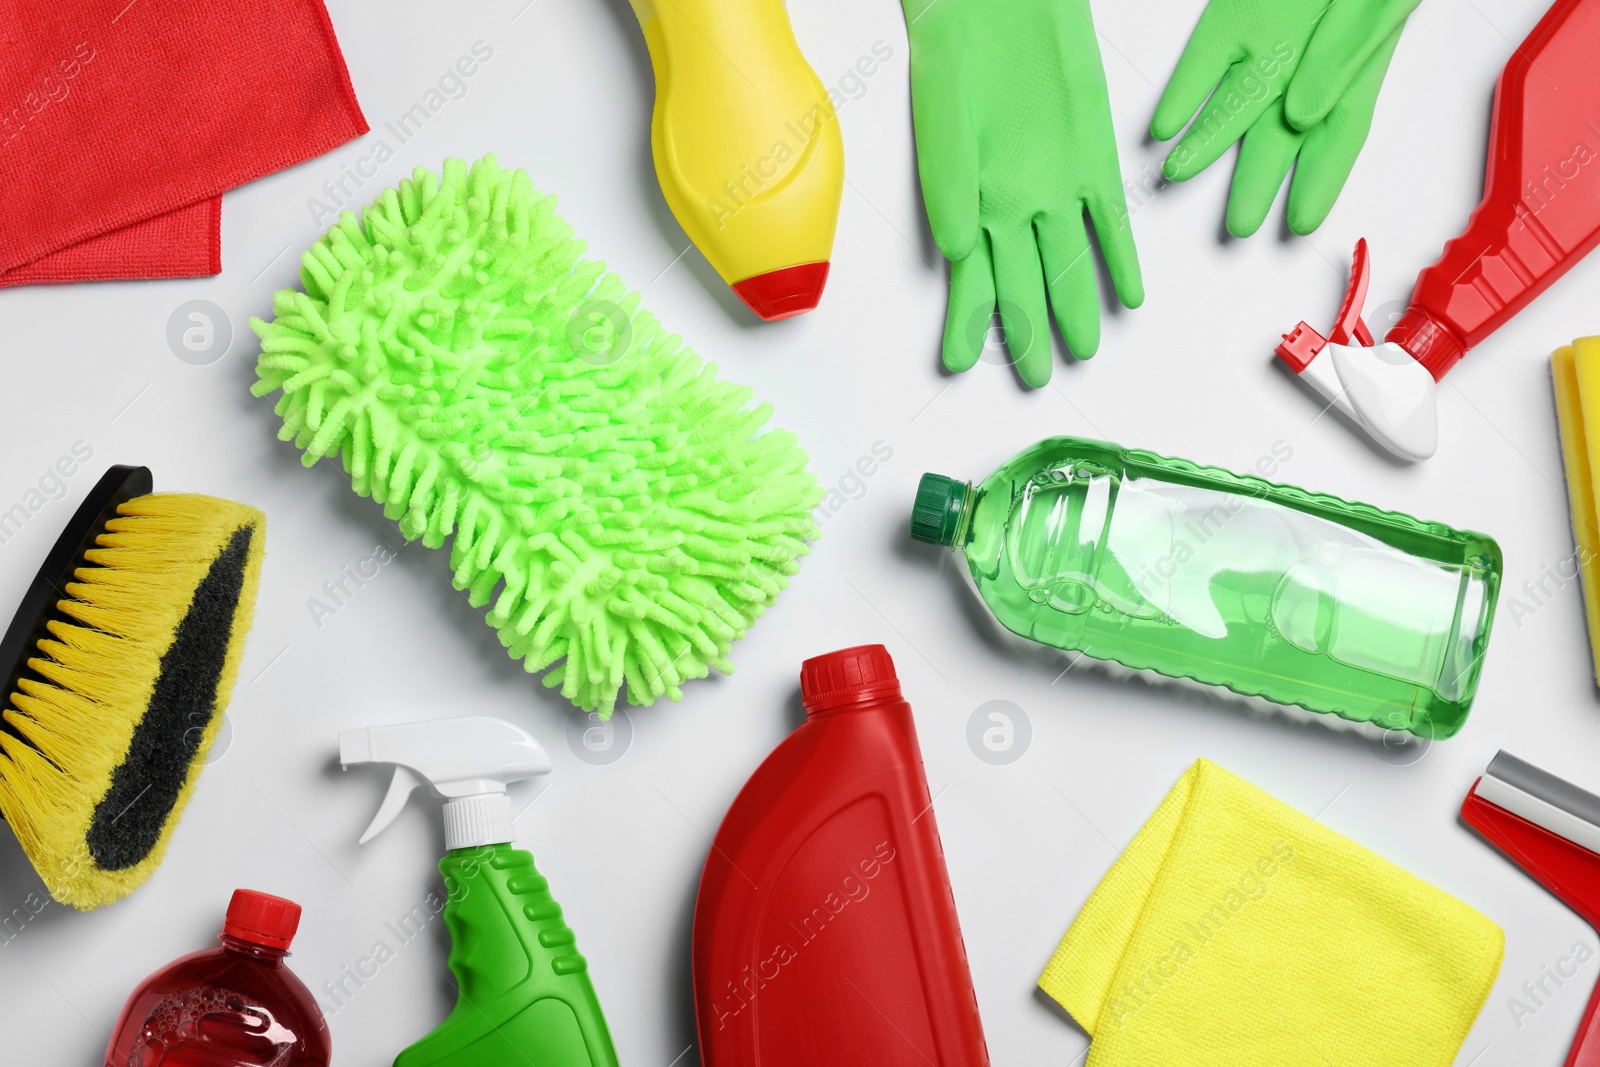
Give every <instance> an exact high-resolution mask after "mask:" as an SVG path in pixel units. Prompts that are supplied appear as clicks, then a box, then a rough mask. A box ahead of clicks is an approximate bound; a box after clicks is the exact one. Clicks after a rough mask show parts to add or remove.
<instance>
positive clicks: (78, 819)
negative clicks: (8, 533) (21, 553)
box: [0, 466, 266, 910]
mask: <svg viewBox="0 0 1600 1067" xmlns="http://www.w3.org/2000/svg"><path fill="white" fill-rule="evenodd" d="M265 536H266V518H265V516H263V515H262V514H261V512H259V511H257V510H256V509H255V508H250V507H246V506H244V505H242V504H235V503H233V502H232V501H229V500H219V499H217V498H216V497H209V496H200V495H197V494H192V493H152V492H151V478H150V471H149V469H148V468H146V467H125V466H116V467H112V468H111V469H110V470H109V471H107V472H106V474H105V476H104V477H102V478H101V479H100V481H99V483H98V484H96V485H95V487H94V489H93V490H91V491H90V493H89V496H88V498H87V499H86V500H85V501H84V502H83V504H82V505H81V506H80V507H79V508H78V510H77V513H76V514H74V515H73V517H72V521H71V522H70V523H68V524H67V528H66V530H65V531H64V532H63V533H62V535H61V537H60V539H59V540H57V541H56V544H55V547H54V548H53V549H51V551H50V554H49V556H48V557H47V558H46V559H45V562H44V566H43V567H41V568H40V569H39V573H38V575H37V576H36V577H35V578H34V580H33V584H32V585H31V586H30V587H29V588H28V591H27V594H26V595H25V596H24V597H23V600H22V605H21V607H20V608H19V609H18V611H17V614H16V617H15V618H13V619H12V621H11V626H10V628H9V629H8V630H7V631H6V635H5V638H4V639H3V640H0V671H6V672H9V674H8V675H7V676H6V678H5V683H6V684H5V689H4V690H3V692H4V694H5V705H4V711H3V712H0V816H4V818H5V820H6V822H7V823H9V824H10V826H11V829H12V832H13V833H15V834H16V836H17V840H18V841H19V842H21V844H22V848H23V851H24V852H26V853H27V854H28V858H29V859H30V860H32V861H33V865H34V867H35V868H37V870H38V871H39V875H40V877H41V878H43V879H44V883H45V886H46V887H47V888H48V889H49V890H50V894H51V895H52V896H54V897H55V898H56V899H57V900H59V901H61V902H62V903H64V904H71V905H72V906H73V907H76V908H81V909H83V910H88V909H91V908H97V907H99V906H100V905H102V904H109V903H110V902H112V901H114V900H118V899H120V898H122V897H124V896H126V895H127V894H129V893H131V892H132V891H133V890H135V889H137V888H138V887H139V886H140V885H141V884H142V883H143V882H144V881H145V879H147V878H149V877H150V874H151V872H152V871H154V870H155V868H156V866H157V865H158V864H160V862H161V858H162V856H163V855H164V854H165V853H166V850H167V841H168V839H169V838H170V837H171V835H172V828H173V826H174V825H175V824H176V823H177V820H178V816H179V814H180V813H181V812H182V811H183V806H184V804H185V803H187V802H188V799H189V794H190V792H191V791H192V790H193V789H194V785H195V782H196V781H197V780H198V779H199V777H200V768H201V767H202V766H203V765H204V763H205V759H206V754H207V752H208V751H209V750H210V748H211V742H212V740H213V739H214V738H215V737H216V735H217V730H218V729H219V727H220V726H221V723H222V713H223V711H224V709H226V707H227V705H228V696H229V694H230V693H231V692H232V690H233V681H234V678H235V676H236V675H237V674H238V669H239V657H240V655H241V654H242V652H243V650H244V637H245V633H246V632H247V631H248V630H249V628H250V618H251V615H252V613H253V612H254V610H255V599H256V586H257V583H258V579H259V577H260V574H261V557H262V549H263V541H264V540H265Z"/></svg>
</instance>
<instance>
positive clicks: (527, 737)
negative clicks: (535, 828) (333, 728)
mask: <svg viewBox="0 0 1600 1067" xmlns="http://www.w3.org/2000/svg"><path fill="white" fill-rule="evenodd" d="M339 763H340V765H341V766H343V767H345V768H347V769H348V768H350V767H354V766H357V765H359V764H363V763H392V764H394V777H393V778H392V779H391V780H390V782H389V791H388V793H386V794H385V795H384V798H383V803H382V804H380V805H379V806H378V813H377V814H376V815H374V816H373V817H372V823H371V825H369V826H368V827H367V830H366V833H364V834H362V835H361V844H363V845H364V844H366V843H367V842H368V841H370V840H372V839H373V838H374V837H376V836H377V835H378V834H380V833H382V832H383V831H384V830H385V829H387V828H388V826H389V824H390V823H392V822H394V820H395V819H396V818H398V817H399V815H400V812H401V810H402V809H403V808H404V807H405V806H406V801H407V800H408V799H409V798H410V796H411V793H412V791H413V790H415V789H416V788H417V787H418V786H420V785H426V786H428V787H429V788H430V789H432V790H433V792H435V793H437V794H438V795H440V796H442V797H444V798H445V808H444V821H445V847H446V848H449V849H457V848H467V847H471V846H474V845H488V844H497V843H500V842H507V841H510V840H512V838H513V834H512V832H511V810H510V809H511V804H510V799H509V798H508V797H507V796H506V788H507V787H508V786H509V785H510V784H511V783H512V782H520V781H522V780H523V779H525V778H534V777H537V776H539V775H541V774H548V773H550V769H551V766H552V764H551V762H550V756H549V754H548V753H546V752H545V750H544V749H543V748H542V747H541V746H540V744H539V742H538V741H536V740H534V738H533V735H531V734H529V733H528V732H527V731H526V730H524V729H522V727H520V726H516V725H513V724H512V723H509V722H506V721H505V720H504V719H496V718H493V717H491V716H488V715H467V716H463V717H461V718H454V719H430V720H427V721H424V722H409V723H399V724H397V725H394V726H368V727H363V728H361V729H358V730H342V731H340V733H339Z"/></svg>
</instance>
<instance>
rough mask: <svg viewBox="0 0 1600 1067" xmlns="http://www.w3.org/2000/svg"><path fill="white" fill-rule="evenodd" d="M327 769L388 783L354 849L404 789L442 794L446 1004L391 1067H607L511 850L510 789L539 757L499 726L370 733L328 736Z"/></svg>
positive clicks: (582, 969)
mask: <svg viewBox="0 0 1600 1067" xmlns="http://www.w3.org/2000/svg"><path fill="white" fill-rule="evenodd" d="M339 762H340V764H341V765H343V766H344V767H346V768H349V767H353V766H356V765H357V764H362V763H392V764H394V778H393V779H392V780H391V781H390V783H389V792H388V794H387V795H386V796H385V797H384V798H383V803H382V805H380V806H379V808H378V813H377V815H375V816H374V817H373V819H372V825H370V826H368V827H367V831H366V833H364V834H362V835H361V843H362V844H366V843H367V842H368V841H370V840H371V839H372V838H373V837H375V836H377V835H378V834H379V833H380V832H381V831H382V830H383V829H384V828H385V827H387V826H388V825H389V824H390V823H392V822H394V820H395V818H396V817H397V816H399V814H400V812H401V810H402V809H403V808H404V807H405V805H406V801H407V800H408V799H409V798H410V796H411V794H412V791H413V790H415V789H416V788H417V787H418V786H420V785H426V786H428V787H430V788H431V789H432V790H433V791H434V792H435V793H437V794H439V795H440V796H442V797H444V798H445V805H444V834H445V849H446V852H445V856H444V858H443V859H442V860H440V861H439V872H440V873H441V874H442V875H444V882H445V890H446V902H445V907H444V921H445V925H446V926H447V927H448V928H449V930H450V959H449V966H450V971H451V973H452V974H454V975H455V978H456V985H457V991H458V996H457V998H456V1006H455V1008H454V1010H452V1011H451V1012H450V1014H449V1016H447V1017H446V1018H445V1020H444V1021H443V1022H442V1023H440V1024H439V1026H438V1027H436V1028H435V1029H434V1030H433V1032H432V1033H430V1034H428V1035H427V1036H426V1037H424V1038H423V1039H422V1040H420V1041H418V1042H417V1043H416V1044H414V1045H412V1046H411V1047H410V1048H408V1049H406V1050H405V1051H404V1052H402V1053H400V1055H399V1056H398V1057H397V1058H396V1059H395V1067H434V1065H439V1067H444V1065H448V1067H494V1065H500V1064H520V1063H525V1062H532V1063H537V1064H540V1065H546V1064H548V1065H550V1067H616V1062H617V1054H616V1051H615V1049H613V1047H612V1044H611V1033H610V1031H609V1030H608V1029H607V1027H606V1020H605V1015H604V1014H603V1013H602V1012H601V1010H600V1001H599V998H598V997H596V996H595V992H594V986H593V984H592V983H591V982H590V980H589V972H588V964H587V962H586V961H585V960H584V958H583V956H581V955H579V953H578V950H577V946H576V943H575V941H574V938H573V935H572V931H571V930H570V929H569V928H568V927H567V925H566V923H565V922H564V921H563V920H562V917H561V905H559V904H557V903H556V901H555V898H554V897H552V896H551V895H550V887H549V883H548V882H547V881H546V880H545V879H544V877H543V876H542V875H540V874H539V872H538V870H537V869H536V868H535V867H534V865H533V857H532V856H531V855H529V854H528V853H527V852H524V851H522V850H521V849H517V848H513V847H512V844H511V842H512V840H513V839H514V837H515V834H514V832H513V830H512V826H511V798H510V797H509V796H508V795H507V792H506V789H507V787H508V786H509V785H510V784H511V783H512V782H517V781H521V780H523V779H525V778H533V777H535V776H537V775H541V774H548V773H549V772H550V769H551V764H550V757H549V755H547V754H546V753H545V751H544V749H543V748H541V747H540V745H539V742H538V741H536V740H534V739H533V737H532V736H531V735H529V734H528V732H527V731H526V730H523V729H522V728H521V727H518V726H514V725H512V724H511V723H509V722H506V721H504V720H502V719H495V718H490V717H489V716H485V715H469V716H464V717H461V718H454V719H435V720H431V721H427V722H412V723H403V724H399V725H395V726H372V727H367V728H364V729H360V730H344V731H341V732H340V734H339Z"/></svg>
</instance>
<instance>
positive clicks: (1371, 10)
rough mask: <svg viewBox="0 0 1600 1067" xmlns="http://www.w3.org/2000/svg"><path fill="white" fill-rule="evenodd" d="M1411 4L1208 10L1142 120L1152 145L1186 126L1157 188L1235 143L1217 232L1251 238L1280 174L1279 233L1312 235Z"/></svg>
mask: <svg viewBox="0 0 1600 1067" xmlns="http://www.w3.org/2000/svg"><path fill="white" fill-rule="evenodd" d="M1417 3H1418V0H1332V2H1331V3H1329V0H1211V2H1210V3H1209V4H1208V5H1207V6H1206V9H1205V12H1204V13H1203V14H1201V16H1200V23H1199V25H1197V26H1196V27H1195V28H1194V33H1193V34H1191V35H1190V37H1189V43H1188V45H1186V46H1185V47H1184V50H1183V55H1182V57H1180V58H1179V60H1178V68H1177V70H1175V71H1173V74H1172V80H1171V81H1169V82H1168V83H1167V88H1166V91H1165V92H1163V93H1162V94H1161V102H1160V103H1159V104H1158V105H1156V113H1155V118H1153V119H1152V120H1151V122H1150V134H1151V136H1153V137H1155V138H1156V139H1157V140H1158V141H1165V140H1168V139H1170V138H1172V137H1173V136H1175V135H1176V134H1177V133H1178V131H1179V130H1181V129H1183V127H1184V126H1185V125H1186V124H1187V125H1189V132H1188V133H1187V134H1185V135H1184V138H1183V140H1181V141H1179V142H1178V145H1177V147H1176V148H1174V149H1173V150H1172V151H1171V152H1170V153H1168V155H1167V159H1166V162H1165V164H1163V169H1164V171H1165V173H1166V177H1167V179H1168V180H1169V181H1175V182H1181V181H1186V180H1188V179H1189V178H1192V177H1194V176H1195V175H1196V174H1199V173H1200V172H1201V171H1203V170H1205V169H1206V168H1207V167H1209V166H1210V165H1211V164H1212V163H1214V162H1216V161H1217V159H1218V158H1219V157H1220V156H1221V155H1222V154H1223V153H1224V152H1226V151H1227V150H1228V148H1229V147H1230V146H1232V145H1233V143H1234V142H1236V141H1240V140H1241V139H1242V143H1241V144H1240V146H1239V161H1238V163H1237V165H1236V166H1235V169H1234V173H1233V188H1232V191H1231V192H1230V193H1229V194H1228V218H1227V222H1228V232H1229V233H1231V234H1233V235H1234V236H1235V237H1248V236H1249V235H1250V234H1252V233H1255V232H1256V230H1257V228H1259V227H1260V225H1261V223H1262V220H1264V219H1265V218H1266V217H1267V212H1268V211H1269V210H1271V208H1272V201H1273V200H1274V199H1275V198H1276V197H1277V195H1278V189H1279V188H1280V187H1281V186H1282V185H1283V179H1284V177H1285V176H1286V175H1287V174H1288V173H1289V168H1290V167H1291V166H1293V167H1294V180H1293V182H1292V183H1291V184H1290V187H1289V211H1288V216H1289V228H1290V229H1291V230H1293V231H1294V232H1295V233H1299V234H1307V233H1310V232H1311V231H1312V230H1315V229H1316V228H1317V227H1318V226H1320V225H1322V220H1323V219H1325V218H1327V217H1328V212H1329V211H1330V210H1331V209H1332V208H1333V202H1334V200H1336V199H1337V198H1338V196H1339V190H1341V189H1343V188H1344V183H1345V179H1346V178H1348V177H1349V176H1350V168H1351V167H1353V166H1355V161H1356V156H1357V155H1358V154H1360V152H1361V146H1362V144H1363V143H1365V141H1366V139H1367V133H1368V131H1369V130H1371V128H1372V110H1373V107H1374V105H1376V103H1377V100H1378V89H1379V87H1380V86H1381V85H1382V84H1383V76H1384V74H1386V73H1387V72H1388V70H1389V59H1390V57H1392V56H1393V55H1394V47H1395V45H1396V44H1397V43H1398V42H1399V40H1400V31H1401V30H1403V29H1404V28H1405V23H1406V18H1407V17H1408V16H1409V15H1410V14H1411V12H1412V11H1413V10H1414V9H1415V8H1416V6H1417ZM1213 89H1214V90H1215V91H1213ZM1208 97H1209V99H1208ZM1196 112H1198V114H1196ZM1191 118H1193V120H1194V121H1193V123H1192V124H1191V123H1190V119H1191Z"/></svg>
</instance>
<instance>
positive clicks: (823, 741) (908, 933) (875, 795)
mask: <svg viewBox="0 0 1600 1067" xmlns="http://www.w3.org/2000/svg"><path fill="white" fill-rule="evenodd" d="M800 694H801V699H802V701H803V703H804V704H805V708H806V721H805V723H804V724H802V725H801V726H800V728H799V729H797V730H796V731H795V732H794V733H793V734H791V735H790V736H789V737H788V738H786V739H785V740H784V742H783V743H782V744H781V745H779V746H778V747H777V748H776V749H775V750H773V752H772V754H771V755H770V756H768V757H767V759H766V760H765V762H763V763H762V764H761V766H760V767H759V768H757V770H756V772H755V774H753V775H752V776H751V777H750V780H749V781H748V782H747V783H745V787H744V789H743V790H741V791H740V793H739V796H738V797H737V798H736V799H735V800H734V802H733V807H731V808H730V809H729V810H728V814H727V817H726V818H724V819H723V821H722V826H721V828H720V829H718V831H717V836H716V840H715V842H713V844H712V847H711V854H710V856H708V857H707V859H706V867H705V873H704V874H703V875H702V877H701V880H700V895H699V897H698V899H697V900H696V901H695V912H694V999H695V1017H696V1022H697V1024H698V1028H699V1033H700V1049H701V1057H702V1061H703V1063H704V1064H705V1067H788V1065H793V1067H817V1065H822V1064H826V1065H827V1067H985V1065H987V1064H988V1062H989V1055H988V1052H987V1050H986V1049H985V1046H984V1041H983V1027H982V1025H981V1023H980V1022H979V1020H978V1003H977V998H976V997H975V996H974V995H973V991H972V978H971V975H970V974H969V972H968V969H967V955H966V949H965V947H964V946H963V945H962V942H961V928H960V925H959V924H958V923H957V920H956V909H955V900H954V898H953V897H952V895H951V892H950V882H949V878H948V877H947V875H946V873H945V866H944V850H943V848H942V847H941V846H940V843H939V831H938V828H937V827H936V826H935V825H934V818H933V802H932V799H931V798H930V797H929V795H928V781H927V778H926V777H925V775H924V773H923V769H922V753H921V751H920V750H919V749H918V747H917V735H916V729H915V727H914V726H913V724H912V719H911V706H910V705H909V704H907V703H906V702H905V701H904V700H902V699H901V697H900V682H899V679H898V678H897V677H896V676H895V672H894V661H893V660H891V659H890V658H889V653H888V652H887V651H886V650H885V649H884V647H883V646H882V645H861V646H859V647H856V648H847V649H844V650H842V651H839V652H833V653H830V654H829V655H826V656H818V657H817V658H815V659H809V660H807V661H806V662H805V663H804V664H803V665H802V666H801V668H800Z"/></svg>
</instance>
